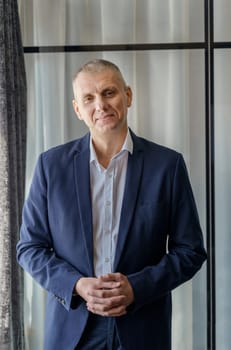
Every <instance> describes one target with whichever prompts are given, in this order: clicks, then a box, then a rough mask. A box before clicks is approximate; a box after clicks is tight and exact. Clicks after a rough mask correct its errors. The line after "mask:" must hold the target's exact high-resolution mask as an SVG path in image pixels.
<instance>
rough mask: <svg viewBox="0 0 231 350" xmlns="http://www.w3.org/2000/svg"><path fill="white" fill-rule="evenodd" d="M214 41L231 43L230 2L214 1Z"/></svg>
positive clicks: (224, 0)
mask: <svg viewBox="0 0 231 350" xmlns="http://www.w3.org/2000/svg"><path fill="white" fill-rule="evenodd" d="M214 40H215V41H231V1H230V0H214Z"/></svg>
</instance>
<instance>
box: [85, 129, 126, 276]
mask: <svg viewBox="0 0 231 350" xmlns="http://www.w3.org/2000/svg"><path fill="white" fill-rule="evenodd" d="M132 151H133V142H132V138H131V135H130V132H129V130H128V133H127V136H126V139H125V142H124V144H123V146H122V148H121V150H120V152H119V153H117V154H116V155H115V156H114V157H113V158H112V159H111V161H110V163H109V165H108V167H107V169H105V168H104V167H102V165H100V164H99V162H98V160H97V156H96V153H95V150H94V146H93V144H92V140H91V141H90V181H91V200H92V219H93V239H94V269H95V275H96V276H101V275H103V274H106V273H110V272H112V271H113V262H114V257H115V250H116V244H117V238H118V232H119V223H120V214H121V208H122V201H123V194H124V186H125V180H126V173H127V162H128V152H130V153H132Z"/></svg>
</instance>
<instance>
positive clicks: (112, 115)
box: [96, 113, 114, 120]
mask: <svg viewBox="0 0 231 350" xmlns="http://www.w3.org/2000/svg"><path fill="white" fill-rule="evenodd" d="M111 117H114V114H113V113H108V114H103V115H100V116H98V117H97V118H96V120H104V119H108V118H111Z"/></svg>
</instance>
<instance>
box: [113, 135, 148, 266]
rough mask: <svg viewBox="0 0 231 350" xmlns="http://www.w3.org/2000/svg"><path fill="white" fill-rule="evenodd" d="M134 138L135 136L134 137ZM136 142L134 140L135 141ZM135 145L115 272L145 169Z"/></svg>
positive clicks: (124, 202)
mask: <svg viewBox="0 0 231 350" xmlns="http://www.w3.org/2000/svg"><path fill="white" fill-rule="evenodd" d="M133 137H134V135H133ZM133 140H134V139H133ZM135 146H136V144H135V143H134V152H133V154H132V155H131V154H129V157H128V166H127V176H126V183H125V189H124V198H123V204H122V209H121V216H120V226H119V234H118V240H117V247H116V254H115V260H114V271H116V269H117V266H118V264H119V259H120V256H121V254H122V252H123V248H124V244H125V241H126V238H127V234H128V231H129V227H130V225H131V221H132V217H133V214H134V210H135V206H136V202H137V196H138V191H139V189H140V181H141V175H142V169H143V152H142V151H141V150H140V149H137V148H136V147H135Z"/></svg>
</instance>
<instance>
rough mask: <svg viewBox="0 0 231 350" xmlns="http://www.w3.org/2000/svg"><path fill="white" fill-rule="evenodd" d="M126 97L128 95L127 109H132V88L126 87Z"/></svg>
mask: <svg viewBox="0 0 231 350" xmlns="http://www.w3.org/2000/svg"><path fill="white" fill-rule="evenodd" d="M126 95H127V107H130V106H131V104H132V89H131V88H130V86H127V87H126Z"/></svg>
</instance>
